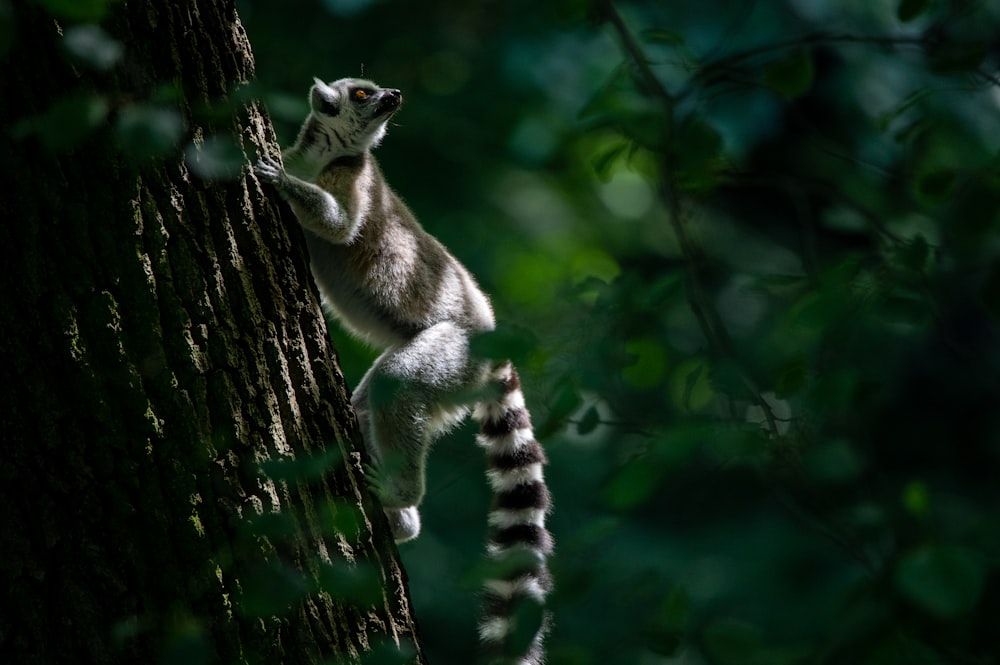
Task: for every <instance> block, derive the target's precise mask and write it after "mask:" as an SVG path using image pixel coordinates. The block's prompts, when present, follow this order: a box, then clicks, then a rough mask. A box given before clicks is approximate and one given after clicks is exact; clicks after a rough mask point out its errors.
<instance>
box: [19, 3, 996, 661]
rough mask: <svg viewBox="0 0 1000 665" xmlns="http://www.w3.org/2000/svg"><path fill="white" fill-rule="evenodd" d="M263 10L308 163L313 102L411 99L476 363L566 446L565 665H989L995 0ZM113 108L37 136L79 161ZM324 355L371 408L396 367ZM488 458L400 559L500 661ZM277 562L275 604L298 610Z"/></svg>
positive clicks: (166, 133) (272, 90)
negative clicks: (489, 322)
mask: <svg viewBox="0 0 1000 665" xmlns="http://www.w3.org/2000/svg"><path fill="white" fill-rule="evenodd" d="M44 4H45V5H46V6H47V7H49V8H50V10H51V11H52V12H53V13H55V14H59V15H62V16H63V17H64V18H66V19H67V20H68V21H69V23H70V24H71V27H70V28H69V29H68V30H67V33H66V42H67V53H68V56H69V57H73V58H77V59H78V60H79V61H80V63H81V66H86V67H90V68H92V69H95V70H101V69H106V68H108V67H111V66H113V65H114V63H115V62H116V61H118V59H120V58H127V57H128V55H127V48H125V49H124V50H123V49H122V45H120V44H118V43H117V42H116V41H115V40H114V39H112V38H111V37H109V36H108V35H107V34H105V33H103V32H102V31H101V29H100V28H98V27H96V26H94V25H89V24H87V21H88V20H90V19H92V18H98V17H100V15H101V14H102V13H103V11H104V10H105V8H106V6H107V5H108V3H107V2H102V1H99V0H93V1H92V2H86V3H77V2H63V1H58V0H45V2H44ZM236 4H237V8H238V11H239V14H240V17H241V19H242V21H243V23H244V25H245V27H246V29H247V31H248V33H249V36H250V41H251V44H252V47H253V51H254V56H255V59H256V66H257V72H258V81H257V82H256V83H255V85H254V87H253V88H251V89H249V92H244V93H241V94H242V95H243V96H244V97H245V96H246V95H247V94H254V95H259V96H260V97H261V99H262V100H263V101H264V102H265V103H266V105H267V107H268V109H269V111H270V113H271V116H272V119H273V121H274V123H275V125H276V127H277V129H278V134H279V137H280V138H281V140H282V143H283V144H290V143H291V142H292V141H293V140H294V137H295V133H296V131H297V129H298V126H299V124H300V123H301V121H302V119H303V118H304V116H305V114H306V112H307V106H306V99H305V97H306V92H307V90H308V88H309V86H310V84H311V81H312V77H313V76H319V77H321V78H323V79H326V80H332V79H335V78H339V77H342V76H359V75H364V76H366V77H368V78H372V79H374V80H376V81H377V82H379V83H381V84H383V85H387V86H392V87H398V88H400V89H402V90H403V93H404V97H405V100H406V101H405V103H404V106H403V109H402V110H401V111H400V112H399V113H398V114H397V116H396V117H395V118H394V120H393V126H392V128H391V130H390V133H389V137H388V139H387V140H386V141H385V144H384V145H383V146H382V147H381V148H379V151H378V155H379V159H380V161H381V163H382V166H383V170H384V171H385V172H386V174H387V176H388V178H389V180H390V182H392V183H393V184H394V186H395V188H396V189H397V190H398V191H399V192H400V194H401V195H402V196H403V197H404V198H405V199H406V200H407V201H408V202H409V204H410V205H411V207H412V208H413V209H414V211H415V212H416V213H417V216H418V217H419V218H420V219H421V220H422V222H423V223H424V225H425V226H426V227H427V228H428V229H429V230H430V231H431V232H432V233H433V234H434V235H436V236H437V237H438V238H440V239H441V240H442V241H443V242H444V243H445V244H446V245H447V246H449V247H450V248H451V249H452V251H453V252H454V253H455V254H456V255H457V256H458V257H459V258H460V259H461V260H462V261H464V262H465V263H466V264H467V265H468V266H469V267H470V268H471V269H472V271H473V272H474V273H475V274H476V275H477V276H478V278H479V279H480V281H481V283H482V284H483V285H484V287H485V288H486V290H487V291H489V292H490V293H491V294H492V295H493V297H494V303H495V305H496V309H497V311H498V318H499V319H500V320H501V321H503V322H504V325H503V327H502V328H501V330H500V331H498V333H496V334H495V335H491V336H487V337H486V338H484V339H483V340H482V341H481V342H477V344H481V347H480V348H481V350H484V351H485V352H489V353H491V354H496V355H503V354H506V355H509V356H512V357H514V358H516V359H517V361H518V363H519V365H520V369H521V374H522V379H523V382H524V384H525V387H526V391H527V393H528V400H529V404H530V406H531V408H532V411H533V414H534V418H535V421H536V429H537V431H538V433H539V435H540V436H541V437H542V439H543V443H544V445H545V446H546V448H547V450H548V451H549V455H550V460H551V464H550V466H549V467H548V477H549V479H550V484H551V486H552V489H553V493H554V496H555V501H556V512H555V513H554V515H553V518H552V528H553V531H554V532H555V535H556V538H557V543H558V551H557V557H556V559H555V561H554V572H555V575H556V585H557V591H556V593H555V595H554V597H553V599H552V605H553V608H554V610H555V617H556V624H555V628H554V631H553V634H552V637H551V639H550V647H549V651H550V662H551V663H552V665H588V664H591V663H615V664H616V665H628V664H631V663H641V664H644V665H645V664H653V663H677V664H681V663H683V664H684V665H700V664H703V663H704V664H713V665H740V664H769V665H770V664H774V665H782V664H786V663H787V664H795V663H824V664H826V663H830V664H833V663H850V664H857V663H861V664H871V665H889V664H893V663H900V664H902V663H907V664H908V663H970V664H973V663H974V664H987V663H998V662H1000V652H998V650H997V648H996V647H995V642H996V640H995V638H994V637H993V631H994V629H995V627H996V626H998V625H1000V600H998V598H1000V593H998V592H1000V576H998V571H997V564H998V561H1000V502H998V500H997V499H998V494H1000V492H998V483H997V478H998V475H997V472H998V464H997V463H998V457H1000V344H998V342H1000V234H998V227H1000V154H998V148H1000V37H998V36H1000V31H998V30H997V29H996V28H997V25H1000V6H998V5H996V4H995V3H992V2H987V1H985V0H983V1H976V0H864V1H862V0H768V1H766V2H764V1H761V2H755V1H752V0H739V1H736V2H730V1H728V0H725V1H724V0H704V1H702V2H697V3H666V2H652V1H647V2H639V1H636V2H627V1H625V0H622V1H621V2H614V3H611V2H605V1H603V0H599V1H597V2H592V1H589V0H587V1H584V0H555V1H553V2H548V3H542V2H525V1H523V0H514V1H505V2H499V1H496V0H488V1H486V2H480V3H467V2H458V1H457V0H433V1H431V2H423V3H403V2H388V1H386V0H284V1H282V2H277V1H276V0H239V1H238V2H237V3H236ZM5 17H6V12H5V11H4V3H3V2H0V52H3V51H5V50H6V48H7V47H8V46H9V43H10V40H11V39H16V26H11V25H9V22H8V21H7V20H6V18H5ZM235 97H236V98H239V97H240V95H236V96H235ZM176 103H177V102H176V99H175V93H174V91H169V90H167V91H162V90H161V91H154V92H152V93H150V94H149V97H148V99H142V100H133V101H132V102H130V104H131V105H126V106H125V107H124V108H119V109H118V112H117V113H115V114H114V117H113V122H114V123H115V124H116V133H115V135H116V136H117V138H118V140H119V141H120V142H121V145H122V149H123V151H124V152H125V153H126V154H127V155H129V156H130V157H131V158H133V159H146V158H161V157H162V156H163V155H165V154H169V153H170V152H171V151H173V150H175V149H176V148H177V146H181V145H183V141H184V133H185V131H186V128H185V127H184V125H183V123H182V122H181V120H180V117H181V116H180V115H178V114H177V113H176V111H175V108H176ZM116 106H120V105H119V104H118V103H117V102H116ZM109 108H110V101H109V99H108V98H107V97H106V96H104V95H96V96H95V95H93V94H83V93H79V92H72V91H71V92H70V93H68V94H67V96H66V97H65V99H63V100H62V101H61V102H60V103H58V104H56V105H55V106H54V107H53V108H51V109H49V110H47V111H45V112H44V113H43V114H40V115H39V116H38V117H35V118H28V119H25V120H24V121H22V122H21V123H20V124H18V125H17V126H15V127H13V128H11V131H13V132H14V133H15V135H20V136H26V135H31V134H36V133H37V134H39V135H41V136H43V137H45V138H46V140H47V141H46V142H47V145H49V147H51V148H53V149H64V148H66V147H68V146H72V145H73V144H74V143H75V142H78V141H79V140H80V137H81V136H83V135H86V133H87V132H88V131H89V130H90V128H92V127H93V126H95V125H97V124H99V123H101V122H102V121H103V120H104V119H105V117H108V113H109V111H108V109H109ZM200 112H201V113H205V114H211V113H213V112H219V113H225V112H226V109H225V108H222V109H209V108H206V109H203V110H202V111H200ZM67 118H74V119H75V121H74V122H67V121H66V120H67ZM53 127H59V128H61V129H60V131H59V132H53V131H51V130H52V128H53ZM235 152H236V149H235V147H234V146H232V145H229V144H227V143H226V142H225V141H221V140H220V141H219V142H213V141H207V142H205V143H204V144H199V146H198V148H197V149H195V148H194V146H193V145H192V146H190V147H189V148H188V149H187V158H188V159H189V161H190V162H192V163H193V164H200V165H202V167H203V168H202V170H200V171H198V172H199V173H200V174H201V175H202V176H203V177H208V178H212V177H233V176H234V172H233V170H232V160H233V155H234V153H235ZM528 331H530V332H528ZM332 334H333V335H334V336H335V340H336V344H337V348H338V350H339V352H340V356H341V360H342V364H343V368H344V371H345V373H346V375H347V377H348V381H349V382H350V384H351V385H356V384H357V382H358V380H359V379H360V377H361V376H362V374H363V372H364V371H365V369H366V368H367V366H368V365H369V364H370V362H371V360H372V359H373V358H374V351H372V350H371V349H367V348H365V347H364V346H362V345H361V344H360V343H358V342H356V341H354V340H351V339H350V338H349V337H347V336H346V335H344V334H343V333H342V332H341V331H340V330H338V329H336V328H335V327H334V330H333V331H332ZM472 441H473V431H472V429H471V426H466V427H465V428H463V429H461V430H460V431H458V432H456V433H454V434H452V435H450V436H449V437H447V438H446V439H445V440H443V441H442V442H441V443H440V444H439V445H438V449H437V451H436V453H435V454H434V455H433V456H432V459H431V464H430V473H431V477H430V480H429V488H430V490H429V496H428V498H427V500H426V502H425V506H424V508H423V513H424V520H423V521H424V532H423V534H422V536H421V538H420V539H418V540H417V541H416V542H414V543H411V544H407V545H406V546H404V547H403V548H402V555H403V558H404V561H405V563H406V565H407V569H408V573H409V578H410V582H411V585H412V587H411V588H412V593H413V597H414V603H415V606H416V612H417V616H418V618H419V621H420V625H421V628H422V631H423V640H424V643H425V644H424V646H425V649H426V652H427V655H428V658H429V661H430V662H431V663H448V662H468V657H469V654H471V653H473V652H474V650H475V646H474V640H475V627H474V623H475V616H476V609H475V606H476V601H475V590H476V587H477V580H478V578H479V577H480V575H481V562H480V561H479V560H478V558H477V555H476V553H477V552H479V551H481V547H482V542H483V539H484V535H485V514H486V508H487V503H488V497H487V495H486V488H485V483H484V482H483V480H482V466H483V460H482V458H481V454H480V452H479V451H478V450H477V449H476V448H475V446H474V445H473V443H472ZM311 473H312V471H311ZM348 522H350V520H348ZM335 523H339V522H338V521H336V520H331V524H335ZM259 526H260V528H275V525H273V524H272V525H259ZM279 526H280V525H279ZM349 527H350V525H349V524H348V528H349ZM332 528H335V527H332ZM265 572H266V574H263V575H262V576H261V578H260V589H259V590H258V591H259V593H258V596H259V598H258V600H259V604H260V606H261V611H262V612H267V611H270V610H271V605H273V604H274V603H279V604H281V603H288V602H292V601H294V599H295V598H296V597H298V595H299V594H301V593H306V592H307V591H308V590H307V589H299V588H297V587H295V586H294V585H292V586H291V588H290V589H286V590H285V592H284V593H283V594H278V597H277V598H274V597H272V596H273V594H269V593H268V592H267V589H268V588H269V587H270V586H273V585H275V584H277V585H278V586H282V585H283V583H281V580H283V579H284V578H285V577H286V576H287V575H288V571H285V570H278V569H275V570H272V571H265ZM353 575H355V576H356V577H350V576H348V575H347V573H345V572H344V571H336V570H331V571H330V574H329V579H330V580H331V585H332V586H333V587H336V588H345V589H348V590H349V595H350V596H351V597H360V598H364V597H366V594H367V593H368V591H369V590H370V585H369V582H370V580H369V579H368V577H369V576H366V575H367V574H362V573H357V572H356V573H353ZM366 580H367V581H366ZM200 640H201V638H200V635H199V634H198V633H197V632H190V631H188V632H185V631H180V632H179V638H178V645H177V648H178V650H180V651H182V652H184V653H191V652H193V651H199V650H200V649H202V646H200V644H201V641H200ZM195 660H198V658H195Z"/></svg>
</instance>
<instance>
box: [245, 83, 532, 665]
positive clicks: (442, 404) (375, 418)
mask: <svg viewBox="0 0 1000 665" xmlns="http://www.w3.org/2000/svg"><path fill="white" fill-rule="evenodd" d="M401 102H402V95H401V94H400V92H399V90H393V89H387V88H380V87H378V86H377V85H375V84H374V83H372V82H371V81H365V80H361V79H340V80H338V81H334V82H332V83H330V84H326V83H324V82H322V81H320V80H319V79H316V82H315V85H313V87H312V89H311V90H310V92H309V105H310V108H311V112H310V114H309V116H308V117H307V118H306V121H305V123H304V124H303V125H302V129H301V130H300V132H299V136H298V139H297V141H296V142H295V145H294V146H292V147H291V148H289V149H287V150H285V151H283V152H282V160H283V162H284V167H282V165H281V164H279V163H278V162H277V161H275V160H273V159H271V158H269V157H264V158H263V159H261V160H260V161H259V162H258V163H257V165H256V168H255V170H256V173H257V175H258V177H260V179H261V180H263V181H265V182H269V183H271V184H273V185H274V186H275V187H276V188H277V190H278V192H279V193H280V194H281V196H282V197H283V198H284V199H285V200H286V201H288V203H289V204H290V205H291V207H292V209H293V211H294V212H295V215H296V217H298V220H299V222H300V223H301V225H302V227H303V228H304V229H305V236H306V241H307V243H308V246H309V255H310V259H311V262H312V271H313V276H314V278H315V280H316V283H317V285H318V286H319V290H320V292H321V294H322V296H323V298H324V300H325V302H326V303H327V304H328V306H329V307H330V308H331V309H332V310H333V312H334V313H335V314H336V315H337V316H338V318H339V319H340V320H341V321H342V322H343V324H344V325H345V326H346V327H347V328H348V329H349V330H351V331H352V332H354V333H355V334H357V335H359V336H361V337H363V338H365V339H367V340H368V341H369V342H371V343H373V344H375V345H376V346H378V347H381V348H383V349H385V351H384V353H383V354H382V355H381V356H379V358H378V359H377V360H376V361H375V364H374V365H373V366H372V367H371V369H369V370H368V373H367V374H365V376H364V378H363V379H362V380H361V383H360V385H359V386H358V388H357V390H356V391H355V393H354V396H353V399H352V402H353V404H354V408H355V410H356V411H357V415H358V420H359V422H360V424H361V428H362V434H363V437H364V441H365V445H366V447H367V448H368V452H369V454H370V455H371V458H372V466H371V467H370V469H369V476H370V482H371V485H372V487H373V489H374V491H375V492H376V494H377V495H378V497H379V498H380V499H381V502H382V505H383V507H384V510H385V514H386V516H387V517H388V518H389V524H390V526H391V528H392V532H393V535H394V537H395V539H396V541H397V542H402V541H405V540H409V539H411V538H414V537H416V536H417V534H418V533H419V531H420V518H419V515H418V513H417V505H418V504H419V503H420V500H421V499H422V498H423V495H424V467H425V463H426V459H427V453H428V449H429V448H430V445H431V442H432V441H433V439H435V438H436V437H437V436H438V435H439V434H440V433H442V432H443V431H444V430H446V429H447V428H449V427H451V426H452V425H454V424H456V423H457V422H459V421H460V420H461V419H462V418H464V417H465V416H466V415H467V414H468V412H469V407H470V406H472V405H475V408H474V409H473V417H474V418H475V419H477V420H478V421H479V423H480V432H479V435H478V436H477V442H478V443H479V445H480V446H482V447H483V448H485V449H486V455H487V461H488V467H489V468H488V470H487V477H488V479H489V484H490V486H491V488H492V490H493V493H494V501H493V507H492V508H491V511H490V515H489V528H490V535H489V539H490V542H489V544H488V546H487V553H488V556H489V557H490V558H491V559H492V560H495V561H496V563H497V566H496V570H502V571H504V572H503V573H502V574H499V575H498V579H489V580H487V581H486V583H485V589H484V596H485V602H484V618H483V620H482V622H481V624H480V637H481V639H482V641H483V642H484V643H485V645H486V646H487V648H488V651H489V652H490V653H491V654H492V655H495V656H497V657H498V661H497V662H501V663H516V664H517V665H535V664H537V663H540V662H541V658H542V655H541V639H542V634H543V632H544V624H545V623H547V620H545V621H543V622H542V623H543V626H542V628H540V629H539V630H538V632H537V633H536V635H535V637H534V639H533V640H532V642H531V645H530V646H529V647H528V650H527V653H523V654H511V653H509V651H510V650H511V647H510V646H509V645H508V642H509V638H510V635H511V633H512V627H513V626H512V619H511V617H512V615H513V612H514V610H515V609H516V607H517V606H518V605H519V604H520V603H521V602H523V601H525V600H528V601H534V602H536V603H538V604H542V603H543V601H544V598H545V595H546V594H547V593H548V591H549V590H550V588H551V581H550V578H549V573H548V569H547V567H546V557H547V556H548V555H549V554H550V553H551V551H552V537H551V535H550V534H549V532H548V531H547V530H546V529H545V515H546V513H547V512H548V510H549V492H548V489H547V488H546V486H545V481H544V479H543V477H542V465H543V464H545V455H544V453H543V452H542V448H541V446H540V445H539V444H538V442H537V441H536V440H535V438H534V434H533V433H532V429H531V420H530V417H529V415H528V410H527V409H526V408H525V405H524V396H523V394H522V392H521V386H520V383H519V381H518V377H517V373H516V372H515V370H514V368H513V367H512V366H511V364H510V363H509V362H504V363H501V364H496V363H493V362H491V361H487V360H484V359H480V358H476V357H474V356H472V355H471V354H470V352H469V340H470V337H471V336H473V335H475V334H477V333H482V332H485V331H489V330H492V329H493V328H494V319H493V310H492V308H491V306H490V303H489V300H488V299H487V297H486V295H485V294H484V293H483V292H482V291H481V290H480V289H479V287H478V286H477V284H476V282H475V280H474V279H473V278H472V276H471V275H470V274H469V272H468V271H467V270H466V269H465V267H464V266H463V265H462V264H461V263H459V262H458V260H457V259H455V257H454V256H452V255H451V254H450V253H449V252H448V250H447V249H445V248H444V246H443V245H441V243H439V242H438V241H437V240H435V239H434V238H433V237H431V236H430V235H429V234H428V233H427V232H426V231H424V229H423V228H422V227H421V226H420V224H419V223H418V222H417V221H416V219H415V218H414V216H413V214H412V213H411V212H410V210H409V209H408V208H407V207H406V205H405V204H404V203H403V202H402V201H401V200H400V199H399V198H398V197H397V196H396V194H395V192H393V190H392V189H390V187H389V185H388V184H387V183H386V181H385V178H384V177H383V176H382V173H381V171H380V170H379V167H378V165H377V164H376V162H375V159H374V158H373V157H372V155H371V148H373V147H374V146H376V145H377V144H378V143H379V141H381V139H382V137H383V136H384V135H385V131H386V124H387V122H388V120H389V118H390V117H391V116H392V115H393V113H395V111H396V110H397V109H398V108H399V106H400V103H401Z"/></svg>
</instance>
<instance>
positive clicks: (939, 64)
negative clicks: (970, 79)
mask: <svg viewBox="0 0 1000 665" xmlns="http://www.w3.org/2000/svg"><path fill="white" fill-rule="evenodd" d="M986 53H987V46H986V44H985V43H984V42H981V41H976V40H973V41H958V42H945V43H943V44H941V45H940V46H938V47H937V48H935V49H933V50H932V51H930V52H929V53H928V55H929V56H930V67H931V70H932V71H935V72H937V73H939V74H949V73H959V72H970V73H971V72H974V71H975V70H976V68H978V67H979V63H980V62H982V61H983V58H985V57H986Z"/></svg>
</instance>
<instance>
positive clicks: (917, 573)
mask: <svg viewBox="0 0 1000 665" xmlns="http://www.w3.org/2000/svg"><path fill="white" fill-rule="evenodd" d="M985 580H986V570H985V567H984V565H983V563H982V560H981V559H980V558H979V557H978V556H977V555H976V554H975V553H974V552H972V551H970V550H968V549H966V548H964V547H956V546H935V545H924V546H922V547H919V548H917V549H915V550H912V551H910V552H909V553H907V554H906V555H905V556H904V557H903V558H902V560H901V561H900V562H899V566H898V567H897V568H896V572H895V576H894V581H895V584H896V589H897V590H898V591H899V593H900V594H901V595H902V596H903V597H905V598H906V599H907V600H909V601H910V602H912V603H913V604H914V605H916V606H917V607H919V608H921V609H922V610H924V611H925V612H927V613H929V614H932V615H934V616H936V617H938V618H940V619H955V618H957V617H959V616H961V615H963V614H966V613H968V612H970V611H972V609H973V608H974V607H975V606H976V603H977V602H978V601H979V597H980V595H981V594H982V591H983V584H984V582H985Z"/></svg>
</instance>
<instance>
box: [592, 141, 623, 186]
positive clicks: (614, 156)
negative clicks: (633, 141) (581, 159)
mask: <svg viewBox="0 0 1000 665" xmlns="http://www.w3.org/2000/svg"><path fill="white" fill-rule="evenodd" d="M628 147H629V144H628V143H627V142H624V141H623V142H621V143H619V144H617V145H614V146H611V147H610V148H608V149H606V150H604V151H602V152H600V153H598V154H597V155H596V156H595V157H594V159H593V162H592V163H593V166H594V172H595V173H597V177H598V179H599V180H600V181H601V182H608V181H609V180H611V172H612V167H613V166H614V164H615V162H616V161H618V158H619V157H621V156H622V155H623V154H624V153H625V151H626V150H627V149H628Z"/></svg>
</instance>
